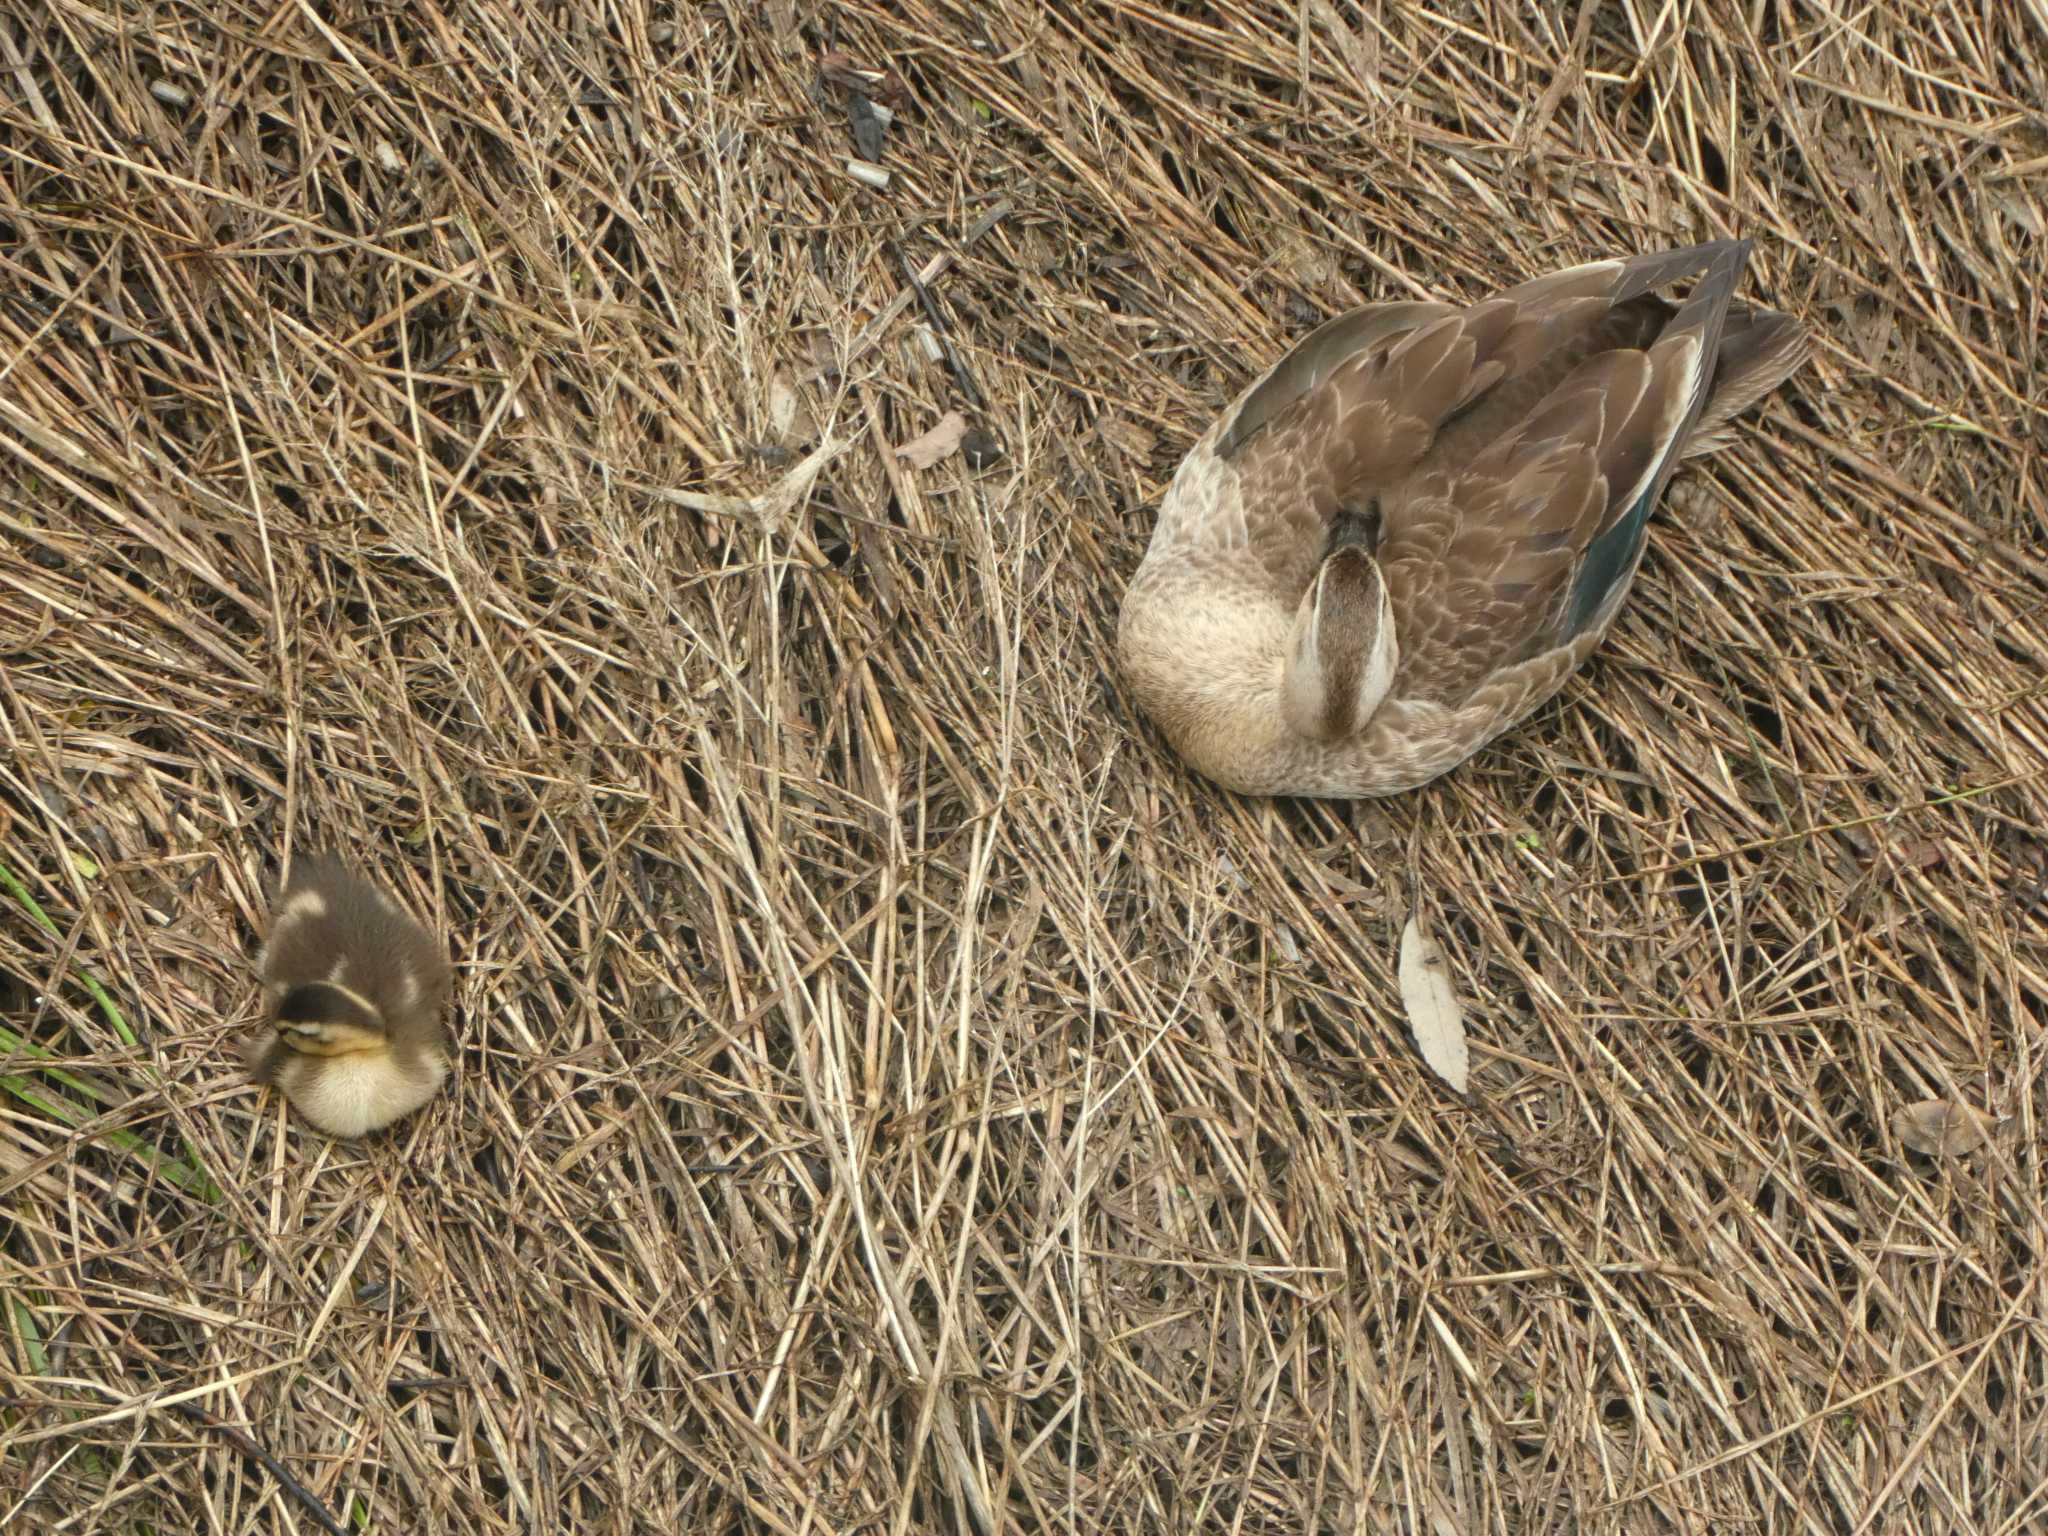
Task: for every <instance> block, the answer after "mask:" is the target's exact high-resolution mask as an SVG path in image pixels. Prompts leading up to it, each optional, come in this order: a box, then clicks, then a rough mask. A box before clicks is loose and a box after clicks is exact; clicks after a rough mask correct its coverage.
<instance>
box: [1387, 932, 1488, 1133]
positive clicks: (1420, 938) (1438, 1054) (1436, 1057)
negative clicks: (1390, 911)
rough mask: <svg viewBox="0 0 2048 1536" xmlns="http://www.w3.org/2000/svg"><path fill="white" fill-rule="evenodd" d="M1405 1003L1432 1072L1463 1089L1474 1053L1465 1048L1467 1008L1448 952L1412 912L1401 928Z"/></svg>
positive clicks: (1409, 1019) (1409, 1021)
mask: <svg viewBox="0 0 2048 1536" xmlns="http://www.w3.org/2000/svg"><path fill="white" fill-rule="evenodd" d="M1401 1006H1402V1007H1404V1008H1406V1009H1407V1010H1408V1027H1409V1029H1411V1030H1413V1031H1414V1033H1415V1043H1416V1045H1418V1046H1419V1047H1421V1049H1422V1059H1423V1060H1424V1061H1426V1062H1428V1063H1429V1066H1430V1070H1431V1071H1433V1072H1435V1073H1436V1075H1437V1076H1438V1077H1440V1078H1442V1079H1443V1080H1444V1081H1445V1082H1447V1083H1449V1084H1450V1085H1451V1086H1452V1087H1453V1088H1455V1089H1457V1090H1458V1092H1460V1093H1463V1092H1464V1091H1465V1082H1466V1079H1467V1078H1468V1077H1469V1076H1470V1075H1471V1069H1472V1061H1471V1053H1470V1052H1469V1051H1468V1050H1467V1049H1466V1046H1465V1012H1464V1010H1463V1009H1462V1008H1460V1007H1459V1006H1458V994H1457V993H1456V992H1454V991H1452V990H1451V972H1450V967H1449V966H1447V965H1445V964H1444V956H1443V951H1442V950H1440V949H1438V948H1437V947H1436V941H1435V940H1434V939H1432V938H1430V937H1429V936H1428V935H1427V934H1425V933H1424V932H1423V931H1422V914H1421V913H1419V912H1417V913H1412V914H1410V916H1409V918H1408V926H1407V927H1406V928H1404V929H1402V930H1401Z"/></svg>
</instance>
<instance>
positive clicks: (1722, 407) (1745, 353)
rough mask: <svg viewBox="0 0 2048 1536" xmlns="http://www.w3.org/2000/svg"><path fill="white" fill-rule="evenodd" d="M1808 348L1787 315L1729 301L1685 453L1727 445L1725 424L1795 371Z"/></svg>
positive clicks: (1692, 454) (1799, 328)
mask: <svg viewBox="0 0 2048 1536" xmlns="http://www.w3.org/2000/svg"><path fill="white" fill-rule="evenodd" d="M1810 351H1811V343H1810V341H1809V339H1808V337H1807V334H1806V327H1805V326H1803V325H1801V324H1800V323H1799V322H1798V321H1797V320H1795V319H1793V318H1792V317H1791V316H1790V315H1787V314H1782V313H1780V312H1779V311H1777V310H1775V309H1763V308H1761V307H1759V306H1757V305H1753V304H1742V303H1735V304H1730V305H1729V306H1728V314H1727V318H1726V319H1725V320H1723V322H1722V324H1721V345H1720V348H1719V351H1718V352H1717V354H1716V356H1715V360H1714V382H1713V386H1712V390H1711V393H1709V394H1708V396H1707V400H1706V403H1705V404H1704V405H1703V406H1702V407H1701V408H1700V415H1699V420H1698V421H1697V422H1695V423H1694V425H1693V430H1692V436H1691V437H1690V438H1689V439H1687V441H1686V445H1685V457H1686V458H1688V459H1694V458H1698V457H1699V456H1700V455H1701V454H1705V453H1712V452H1714V451H1715V450H1716V449H1717V448H1725V447H1727V446H1728V444H1729V442H1730V441H1731V440H1732V439H1733V437H1734V433H1733V432H1732V431H1731V430H1730V426H1729V424H1730V423H1731V422H1732V421H1734V419H1735V418H1736V417H1737V416H1740V415H1741V414H1742V413H1743V412H1744V411H1746V410H1748V409H1749V408H1750V407H1751V406H1752V405H1755V404H1756V403H1757V401H1759V400H1761V399H1763V397H1764V396H1765V395H1768V394H1769V393H1770V392H1771V391H1772V390H1774V389H1776V388H1777V387H1778V386H1779V385H1780V384H1782V383H1784V382H1785V380H1786V379H1788V378H1790V377H1791V376H1792V375H1793V374H1795V373H1797V372H1798V371H1799V369H1800V367H1801V366H1802V365H1803V364H1804V363H1805V362H1806V359H1807V355H1808V353H1809V352H1810Z"/></svg>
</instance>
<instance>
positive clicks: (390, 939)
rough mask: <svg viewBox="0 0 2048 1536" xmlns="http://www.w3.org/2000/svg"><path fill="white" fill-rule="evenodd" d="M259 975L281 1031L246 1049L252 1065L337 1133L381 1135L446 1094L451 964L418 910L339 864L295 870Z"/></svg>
mask: <svg viewBox="0 0 2048 1536" xmlns="http://www.w3.org/2000/svg"><path fill="white" fill-rule="evenodd" d="M256 972H257V975H258V976H259V977H260V978H261V980H262V982H263V986H264V989H265V991H266V993H267V994H268V995H269V998H270V1001H271V1004H272V1009H273V1012H272V1025H271V1028H270V1029H269V1030H266V1031H264V1032H263V1033H261V1034H258V1035H255V1036H253V1037H251V1038H250V1039H249V1040H247V1041H245V1042H244V1044H243V1046H242V1056H243V1060H244V1061H245V1062H246V1063H247V1064H248V1068H249V1072H250V1075H251V1076H252V1077H253V1078H255V1080H256V1081H257V1082H259V1083H265V1084H274V1085H275V1086H276V1087H278V1088H279V1089H281V1090H282V1091H283V1093H284V1096H285V1097H286V1098H287V1099H289V1100H291V1102H292V1104H293V1105H294V1106H295V1107H296V1108H297V1109H298V1111H299V1113H300V1114H302V1115H304V1116H305V1117H306V1118H307V1119H308V1120H310V1121H312V1123H313V1124H314V1125H315V1126H317V1127H318V1128H319V1129H321V1130H323V1131H325V1132H327V1134H328V1135H330V1136H343V1137H353V1136H362V1135H366V1134H368V1133H369V1132H371V1131H374V1130H379V1129H381V1128H382V1127H384V1126H387V1125H389V1124H390V1123H391V1122H392V1121H394V1120H396V1119H398V1118H399V1117H400V1116H401V1115H408V1114H411V1113H412V1112H413V1111H414V1110H416V1109H418V1108H419V1107H420V1106H421V1105H422V1104H424V1103H426V1102H427V1100H429V1099H431V1098H432V1097H433V1096H434V1095H435V1094H436V1093H437V1092H439V1091H440V1087H441V1083H442V1081H443V1080H444V1079H445V1078H446V1077H447V1075H448V1062H449V1040H448V1033H447V1031H446V1029H445V1028H444V1027H443V1026H442V1023H441V1011H442V1009H443V1008H444V1007H445V1006H446V1004H447V1001H448V995H449V992H450V990H451V989H452V987H453V984H454V973H453V972H452V971H451V970H450V968H449V965H448V960H447V957H446V955H445V954H444V953H443V952H442V950H441V946H440V945H439V944H438V943H436V941H435V939H434V937H433V935H431V934H430V933H428V932H427V930H426V929H425V928H423V927H422V926H421V925H420V924H419V922H418V921H417V920H416V919H414V918H413V917H412V916H411V914H409V913H407V912H406V911H405V910H404V909H403V908H402V907H400V906H399V905H398V903H397V902H395V901H393V900H392V899H391V898H390V897H389V896H387V895H385V894H384V892H382V891H380V890H378V889H377V888H376V887H375V886H372V885H370V884H368V883H367V882H365V881H363V880H361V879H359V878H357V877H356V876H355V875H352V874H350V873H349V872H348V871H347V870H346V869H344V868H342V866H341V865H340V864H339V863H338V862H337V861H336V860H334V859H333V858H331V857H328V856H326V855H313V856H302V857H301V858H300V859H299V860H298V861H297V862H296V863H295V864H294V865H293V867H292V874H291V879H290V880H289V881H288V882H287V883H286V885H285V888H284V890H283V891H282V892H281V893H280V895H279V897H278V902H277V909H276V911H275V913H274V914H273V916H272V918H271V923H270V938H269V941H268V942H267V943H265V944H264V946H263V952H262V953H261V954H260V955H259V956H258V957H257V960H256Z"/></svg>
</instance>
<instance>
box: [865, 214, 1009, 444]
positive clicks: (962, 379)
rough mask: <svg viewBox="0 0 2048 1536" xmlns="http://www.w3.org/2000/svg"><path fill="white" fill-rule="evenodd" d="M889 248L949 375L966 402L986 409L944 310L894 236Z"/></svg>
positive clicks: (986, 406)
mask: <svg viewBox="0 0 2048 1536" xmlns="http://www.w3.org/2000/svg"><path fill="white" fill-rule="evenodd" d="M889 249H890V250H892V251H894V252H895V253H896V260H897V261H898V262H899V263H901V265H902V267H903V275H904V276H905V277H906V278H908V279H909V281H910V291H911V292H912V293H914V294H916V295H917V301H918V303H920V304H922V305H923V306H924V316H925V318H926V319H927V320H929V321H931V323H932V334H933V335H935V336H937V337H938V339H939V347H940V349H941V350H942V351H944V353H945V354H946V366H947V367H948V368H950V369H952V370H953V378H954V379H955V381H956V382H958V384H959V385H960V392H961V393H962V394H964V395H965V396H966V397H967V403H968V404H969V405H971V406H973V407H974V408H975V410H976V411H979V412H983V413H986V412H987V410H988V402H987V401H985V400H984V399H983V398H982V394H981V387H980V386H979V385H977V384H976V383H975V382H974V375H973V374H971V373H969V372H968V371H967V364H966V363H964V362H962V361H961V360H960V349H959V348H957V347H955V346H954V345H953V331H952V328H951V327H950V326H948V325H947V324H946V317H945V314H944V313H943V312H942V311H941V310H940V309H939V305H938V301H937V300H936V299H934V298H933V297H932V291H931V289H930V288H928V287H927V286H925V284H924V282H923V280H922V279H920V278H919V277H918V275H917V268H916V267H914V266H912V265H911V264H910V258H909V257H908V256H907V255H905V254H904V251H903V247H902V246H900V245H898V244H897V243H896V242H895V241H894V240H891V241H890V242H889Z"/></svg>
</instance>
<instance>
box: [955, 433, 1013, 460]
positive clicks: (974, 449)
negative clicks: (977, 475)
mask: <svg viewBox="0 0 2048 1536" xmlns="http://www.w3.org/2000/svg"><path fill="white" fill-rule="evenodd" d="M960 452H961V453H962V454H963V455H964V456H965V457H966V459H967V465H968V468H970V469H987V468H988V467H989V466H990V465H991V464H994V463H995V462H996V461H997V460H999V459H1001V458H1002V456H1003V445H1002V444H1001V443H1000V442H999V441H997V439H996V435H995V433H993V432H991V431H989V429H988V428H987V427H970V428H968V429H967V435H966V436H965V437H963V438H961V439H960Z"/></svg>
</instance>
